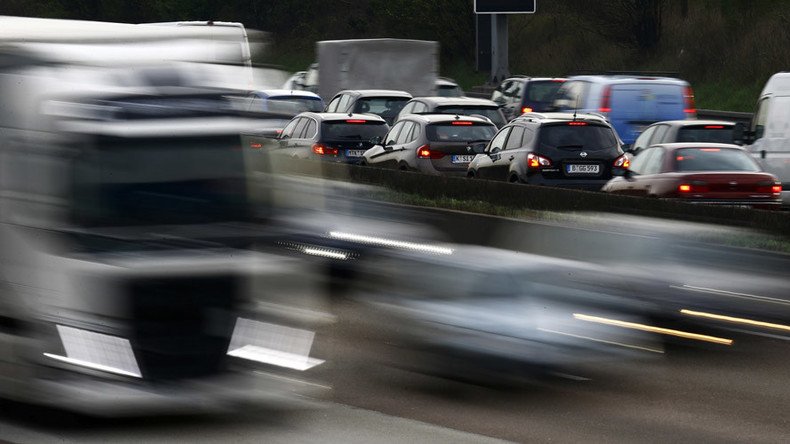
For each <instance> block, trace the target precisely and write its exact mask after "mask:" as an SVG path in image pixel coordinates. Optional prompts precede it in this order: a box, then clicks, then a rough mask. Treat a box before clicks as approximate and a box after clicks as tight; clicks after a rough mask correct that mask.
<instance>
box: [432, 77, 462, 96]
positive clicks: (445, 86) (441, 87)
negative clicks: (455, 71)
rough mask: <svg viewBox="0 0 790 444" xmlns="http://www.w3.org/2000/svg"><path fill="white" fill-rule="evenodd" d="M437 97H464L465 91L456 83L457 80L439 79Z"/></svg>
mask: <svg viewBox="0 0 790 444" xmlns="http://www.w3.org/2000/svg"><path fill="white" fill-rule="evenodd" d="M436 95H437V96H440V97H464V91H463V90H462V89H461V87H460V86H458V84H457V83H455V80H453V79H448V78H447V77H439V78H438V79H436Z"/></svg>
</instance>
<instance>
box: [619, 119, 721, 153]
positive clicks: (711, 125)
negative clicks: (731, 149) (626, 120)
mask: <svg viewBox="0 0 790 444" xmlns="http://www.w3.org/2000/svg"><path fill="white" fill-rule="evenodd" d="M682 142H710V143H735V122H727V121H723V120H668V121H666V122H657V123H654V124H652V125H650V126H648V127H647V129H645V130H644V131H643V132H642V134H640V135H639V137H637V138H636V141H635V142H634V144H633V145H631V147H630V148H629V149H628V151H629V152H631V153H633V154H638V153H639V152H640V151H642V150H644V149H645V148H647V147H649V146H650V145H656V144H659V143H682Z"/></svg>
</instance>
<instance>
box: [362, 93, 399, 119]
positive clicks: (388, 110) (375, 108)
mask: <svg viewBox="0 0 790 444" xmlns="http://www.w3.org/2000/svg"><path fill="white" fill-rule="evenodd" d="M409 100H411V99H409V98H408V97H367V98H364V99H359V100H357V103H356V105H354V112H355V113H373V114H389V115H396V114H398V113H399V112H400V110H401V109H403V107H404V106H405V105H406V102H408V101H409Z"/></svg>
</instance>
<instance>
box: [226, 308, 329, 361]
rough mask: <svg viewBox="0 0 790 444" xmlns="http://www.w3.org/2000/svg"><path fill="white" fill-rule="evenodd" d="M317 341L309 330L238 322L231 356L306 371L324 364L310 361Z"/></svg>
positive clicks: (254, 322) (234, 330) (248, 320)
mask: <svg viewBox="0 0 790 444" xmlns="http://www.w3.org/2000/svg"><path fill="white" fill-rule="evenodd" d="M314 337H315V333H314V332H312V331H309V330H301V329H298V328H291V327H284V326H282V325H276V324H270V323H267V322H260V321H253V320H251V319H244V318H238V319H237V320H236V327H235V328H234V329H233V336H232V337H231V339H230V346H229V347H228V355H229V356H233V357H236V358H241V359H247V360H250V361H257V362H261V363H264V364H272V365H276V366H278V367H286V368H292V369H295V370H300V371H304V370H307V369H309V368H312V367H315V366H316V365H319V364H321V363H323V362H324V361H322V360H320V359H314V358H311V357H310V348H311V347H312V346H313V338H314Z"/></svg>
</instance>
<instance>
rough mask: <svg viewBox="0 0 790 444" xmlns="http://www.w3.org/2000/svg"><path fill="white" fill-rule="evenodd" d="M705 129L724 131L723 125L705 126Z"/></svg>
mask: <svg viewBox="0 0 790 444" xmlns="http://www.w3.org/2000/svg"><path fill="white" fill-rule="evenodd" d="M705 129H724V125H705Z"/></svg>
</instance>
